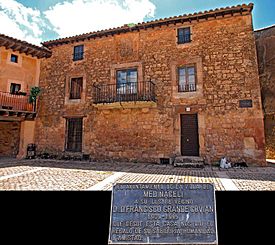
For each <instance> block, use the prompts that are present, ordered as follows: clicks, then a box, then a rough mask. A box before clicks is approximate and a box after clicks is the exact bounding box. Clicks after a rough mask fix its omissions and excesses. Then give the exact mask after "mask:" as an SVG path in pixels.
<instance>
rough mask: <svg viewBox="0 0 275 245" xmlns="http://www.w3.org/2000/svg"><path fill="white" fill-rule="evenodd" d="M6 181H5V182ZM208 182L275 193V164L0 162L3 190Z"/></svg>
mask: <svg viewBox="0 0 275 245" xmlns="http://www.w3.org/2000/svg"><path fill="white" fill-rule="evenodd" d="M1 178H2V179H1ZM123 182H124V183H125V182H127V183H196V182H199V183H206V182H210V183H213V184H214V185H215V188H216V190H232V189H233V190H275V165H274V164H273V165H270V166H269V167H264V168H263V167H248V168H243V169H229V170H220V169H219V168H218V167H212V166H205V167H204V168H203V169H195V168H180V167H173V166H172V165H157V164H149V163H117V162H114V163H112V162H84V161H75V162H73V161H58V160H41V159H34V160H14V159H12V160H9V159H5V160H2V159H0V190H111V188H112V185H113V184H114V183H123Z"/></svg>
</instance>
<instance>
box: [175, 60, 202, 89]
mask: <svg viewBox="0 0 275 245" xmlns="http://www.w3.org/2000/svg"><path fill="white" fill-rule="evenodd" d="M196 73H197V72H196V67H195V66H190V65H189V66H184V67H179V68H178V91H179V92H194V91H196V83H197V74H196Z"/></svg>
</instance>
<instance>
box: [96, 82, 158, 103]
mask: <svg viewBox="0 0 275 245" xmlns="http://www.w3.org/2000/svg"><path fill="white" fill-rule="evenodd" d="M131 101H156V95H155V84H154V83H153V82H152V81H148V82H135V83H123V84H103V85H97V86H96V85H94V103H95V104H99V103H114V102H131Z"/></svg>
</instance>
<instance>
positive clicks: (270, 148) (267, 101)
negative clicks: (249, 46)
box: [255, 26, 275, 159]
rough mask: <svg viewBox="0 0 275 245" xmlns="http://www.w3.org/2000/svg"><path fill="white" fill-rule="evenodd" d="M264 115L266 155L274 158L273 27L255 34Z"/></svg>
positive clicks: (274, 56)
mask: <svg viewBox="0 0 275 245" xmlns="http://www.w3.org/2000/svg"><path fill="white" fill-rule="evenodd" d="M255 37H256V45H257V52H258V64H259V73H260V83H261V93H262V101H263V109H264V115H265V120H264V121H265V137H266V155H267V157H268V158H273V159H274V158H275V26H273V27H270V28H266V29H263V30H259V31H256V32H255Z"/></svg>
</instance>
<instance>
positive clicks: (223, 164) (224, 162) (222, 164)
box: [220, 157, 231, 169]
mask: <svg viewBox="0 0 275 245" xmlns="http://www.w3.org/2000/svg"><path fill="white" fill-rule="evenodd" d="M220 168H226V169H228V168H231V163H230V162H227V160H226V157H223V158H222V159H221V161H220Z"/></svg>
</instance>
